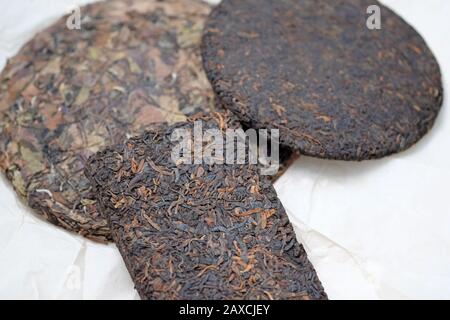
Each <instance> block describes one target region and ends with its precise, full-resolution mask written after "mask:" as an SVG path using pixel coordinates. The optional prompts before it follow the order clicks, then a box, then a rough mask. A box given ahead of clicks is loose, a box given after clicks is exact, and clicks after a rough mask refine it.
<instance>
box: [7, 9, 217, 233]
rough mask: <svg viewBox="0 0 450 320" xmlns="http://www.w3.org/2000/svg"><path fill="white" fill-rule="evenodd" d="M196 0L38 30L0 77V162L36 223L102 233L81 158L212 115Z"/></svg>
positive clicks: (99, 12)
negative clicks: (152, 127)
mask: <svg viewBox="0 0 450 320" xmlns="http://www.w3.org/2000/svg"><path fill="white" fill-rule="evenodd" d="M209 12H210V6H209V5H207V4H205V3H204V2H202V1H200V0H198V1H196V0H165V1H156V0H133V1H130V0H127V1H115V0H113V1H106V2H101V3H95V4H92V5H88V6H85V7H82V8H81V18H82V20H81V29H80V30H77V29H74V30H69V29H68V28H67V27H66V19H67V18H66V17H65V18H62V19H60V20H59V21H58V22H56V23H55V24H54V25H53V26H51V27H50V28H48V29H46V30H44V31H42V32H40V33H39V34H37V35H36V36H35V37H34V38H33V39H32V40H31V41H30V42H28V43H27V44H26V45H25V46H24V47H23V48H22V49H21V50H20V52H19V53H18V54H17V55H16V56H15V57H13V58H12V59H10V60H9V61H8V64H7V65H6V67H5V69H4V70H3V72H2V73H1V76H0V151H1V156H0V166H1V168H2V169H3V170H4V171H5V172H6V176H7V177H8V179H9V180H10V181H11V182H12V184H13V185H14V188H15V190H16V191H17V192H18V193H19V194H20V195H21V196H22V197H23V198H25V199H26V200H27V202H28V204H29V205H30V206H31V207H32V208H33V209H35V211H36V212H37V213H38V214H39V215H40V216H42V217H43V218H44V219H46V220H48V221H50V222H51V223H54V224H56V225H58V226H61V227H63V228H65V229H67V230H70V231H73V232H76V233H78V234H81V235H84V236H86V237H89V238H91V239H95V240H100V241H106V240H108V239H109V238H110V229H109V227H108V225H107V221H106V219H104V218H103V217H102V216H101V215H100V214H99V212H98V211H97V208H96V204H95V200H94V197H93V195H92V193H91V190H90V185H89V181H88V180H87V179H86V178H85V176H84V174H83V166H84V163H85V161H86V160H87V159H88V157H89V156H90V155H92V154H94V153H95V152H96V151H98V150H100V149H101V148H102V147H105V146H107V145H114V144H117V143H121V142H123V141H125V140H126V139H127V138H129V137H131V136H133V135H136V134H139V133H142V132H143V130H144V129H145V128H146V127H147V126H148V125H149V124H151V123H155V122H163V121H164V122H168V123H174V122H177V121H183V120H185V118H186V115H188V116H190V115H193V114H196V113H197V112H199V111H203V112H207V111H208V110H213V109H214V101H213V100H214V99H213V98H214V94H213V91H212V89H211V86H210V84H209V82H208V80H207V78H206V76H205V74H204V71H203V67H202V63H201V57H200V42H201V35H202V30H203V25H204V21H205V19H206V17H207V15H208V14H209Z"/></svg>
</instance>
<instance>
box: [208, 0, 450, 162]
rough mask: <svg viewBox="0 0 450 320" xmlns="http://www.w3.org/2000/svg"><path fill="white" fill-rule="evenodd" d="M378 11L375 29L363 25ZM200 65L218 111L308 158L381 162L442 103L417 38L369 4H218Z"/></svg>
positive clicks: (406, 143) (356, 0)
mask: <svg viewBox="0 0 450 320" xmlns="http://www.w3.org/2000/svg"><path fill="white" fill-rule="evenodd" d="M374 4H377V5H378V6H380V8H381V30H369V28H367V26H366V20H367V19H368V15H367V13H366V10H367V8H368V7H369V6H370V5H374ZM202 48H203V52H202V55H203V63H204V66H205V69H206V72H207V75H208V77H209V79H210V80H211V82H212V84H213V87H214V90H215V91H216V93H217V94H218V95H219V96H220V97H221V101H222V102H223V104H224V106H225V107H227V108H229V109H230V110H232V111H233V112H234V113H235V114H236V115H238V116H239V118H240V119H241V120H242V121H245V122H247V123H248V124H249V126H252V127H257V128H272V127H275V128H279V129H280V138H281V143H283V144H285V145H287V146H289V147H291V148H293V149H296V150H298V151H300V153H302V154H305V155H310V156H316V157H320V158H328V159H341V160H365V159H372V158H380V157H383V156H387V155H389V154H392V153H395V152H399V151H402V150H405V149H406V148H408V147H410V146H411V145H413V144H414V143H415V142H417V141H418V140H419V139H420V138H421V137H422V136H423V135H424V134H425V133H426V132H427V131H428V130H430V128H431V127H432V125H433V123H434V121H435V118H436V116H437V115H438V112H439V110H440V107H441V104H442V100H443V99H442V98H443V89H442V83H441V74H440V70H439V65H438V63H437V61H436V59H435V57H434V56H433V54H432V52H431V51H430V49H429V48H428V47H427V45H426V43H425V42H424V40H423V39H422V38H421V36H420V35H419V34H418V33H417V32H416V31H415V30H414V29H413V28H412V27H411V26H409V25H408V24H407V23H406V22H405V21H404V20H402V19H401V18H400V17H399V16H397V15H396V14H395V13H393V12H392V11H391V10H389V9H388V8H386V7H385V6H383V5H382V4H380V3H378V1H374V0H338V1H328V0H283V1H272V0H247V1H241V0H224V1H222V3H221V4H220V5H219V6H217V7H216V8H215V9H214V10H213V12H212V13H211V15H210V18H209V19H208V21H207V23H206V26H205V32H204V38H203V45H202Z"/></svg>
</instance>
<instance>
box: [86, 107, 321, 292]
mask: <svg viewBox="0 0 450 320" xmlns="http://www.w3.org/2000/svg"><path fill="white" fill-rule="evenodd" d="M200 120H202V123H203V128H204V129H213V128H215V129H221V130H222V131H223V130H225V129H226V128H227V127H228V126H230V125H231V124H230V121H229V120H227V118H226V117H223V115H219V114H216V115H214V116H211V117H203V118H201V119H200ZM192 128H193V121H188V122H184V123H179V124H175V125H172V126H164V125H156V126H154V127H152V128H150V129H149V130H148V131H147V132H146V133H145V134H144V135H142V136H140V137H136V138H132V139H130V140H129V141H128V142H127V143H126V144H125V145H122V146H117V147H113V148H109V149H107V150H105V151H103V152H100V153H98V154H96V155H95V156H93V157H92V158H90V159H89V161H88V163H87V165H86V168H85V171H86V175H87V176H88V177H89V179H90V180H91V183H92V185H93V188H94V189H95V191H96V194H97V197H98V200H99V203H100V207H101V211H102V213H103V214H104V215H105V216H106V217H107V219H108V221H109V223H110V227H111V229H112V235H113V239H114V241H115V243H116V244H117V246H118V248H119V250H120V252H121V254H122V256H123V258H124V260H125V263H126V265H127V268H128V270H129V272H130V274H131V276H132V278H133V281H134V283H135V287H136V289H137V291H138V292H139V294H140V296H141V298H142V299H326V298H327V296H326V294H325V292H324V290H323V287H322V285H321V283H320V281H319V279H318V277H317V275H316V272H315V270H314V268H313V266H312V265H311V263H310V262H309V260H308V258H307V255H306V253H305V251H304V249H303V247H302V246H301V245H300V244H299V243H298V242H297V240H296V238H295V234H294V231H293V228H292V225H291V224H290V222H289V220H288V217H287V215H286V213H285V210H284V209H283V207H282V205H281V203H280V201H279V199H278V198H277V195H276V193H275V190H274V188H273V186H272V184H271V182H270V181H269V179H268V178H267V177H264V176H261V175H260V174H259V172H258V167H257V166H255V165H250V164H246V165H228V164H210V165H207V164H196V165H191V164H176V163H174V162H173V161H172V159H171V152H172V150H173V147H174V142H172V141H171V136H172V134H173V132H174V130H176V129H191V130H192ZM205 145H207V144H204V146H205Z"/></svg>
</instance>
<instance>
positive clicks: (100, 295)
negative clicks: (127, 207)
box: [0, 0, 450, 299]
mask: <svg viewBox="0 0 450 320" xmlns="http://www.w3.org/2000/svg"><path fill="white" fill-rule="evenodd" d="M87 2H92V1H89V0H34V1H33V0H14V1H11V0H0V8H1V11H0V69H1V68H3V66H4V64H5V62H6V59H7V58H8V57H11V56H13V55H14V54H15V53H16V52H17V50H18V49H19V48H20V46H22V45H23V44H24V43H25V42H26V41H27V40H28V39H30V38H31V37H32V36H33V34H34V33H35V32H36V31H38V30H41V29H42V28H44V27H46V26H48V25H49V24H51V23H52V22H53V21H54V20H55V19H56V18H58V17H59V16H60V15H61V14H63V13H65V12H66V11H67V10H68V8H70V6H71V5H73V4H80V3H87ZM212 2H217V1H214V0H213V1H212ZM383 2H384V3H385V4H387V5H389V6H390V7H391V8H392V9H394V10H395V11H396V12H397V13H399V14H400V15H401V16H402V17H404V18H405V19H406V20H407V21H408V22H409V23H411V24H412V25H413V26H414V27H415V28H416V29H417V30H418V31H419V32H420V33H421V34H422V35H423V36H424V38H425V39H426V41H427V42H428V44H429V46H430V47H431V49H432V50H433V51H434V53H435V55H436V57H437V58H438V60H439V62H440V65H441V68H442V73H443V76H444V86H445V92H446V93H447V92H449V91H450V90H449V89H450V88H449V85H448V81H447V79H449V76H450V60H449V58H450V43H449V40H448V39H449V34H450V25H449V22H448V17H449V16H450V1H448V0H427V1H424V0H384V1H383ZM449 117H450V110H448V100H447V99H446V101H445V104H444V107H443V110H442V112H441V114H440V116H439V118H438V121H437V123H436V125H435V127H434V129H433V131H432V132H431V133H430V134H428V135H427V136H426V137H425V138H424V139H423V140H422V141H421V142H420V143H419V144H418V145H416V146H414V147H413V148H412V149H410V150H408V151H407V152H404V153H402V154H399V155H395V156H392V157H389V158H387V159H383V160H377V161H371V162H363V163H345V162H335V161H324V160H317V159H312V158H306V157H302V158H301V159H300V160H298V161H297V162H296V163H295V165H294V166H293V167H291V168H290V169H289V170H288V172H287V173H286V174H285V175H284V176H283V177H282V178H281V179H280V180H279V181H278V182H277V184H276V188H277V191H278V193H279V196H280V198H281V200H282V202H283V204H284V205H285V207H286V209H287V211H288V213H289V215H290V218H291V220H292V222H293V224H294V225H295V227H296V230H297V231H298V232H297V234H298V237H299V239H300V240H301V241H302V242H303V244H304V246H305V248H306V249H307V251H308V253H309V256H310V259H311V261H312V262H313V264H314V266H315V267H316V270H317V271H318V274H319V277H320V279H321V280H322V282H323V284H324V287H325V289H326V291H327V293H328V295H329V297H330V298H331V299H371V298H372V299H422V298H423V299H433V298H437V299H450V209H449V202H448V190H449V188H448V186H447V184H448V182H449V181H450V168H449V166H448V163H449V160H448V159H449V158H450V148H449V147H450V143H449V141H448V139H449V138H450V118H449ZM0 209H1V210H0V298H3V299H138V295H137V293H136V292H135V290H134V289H133V284H132V281H131V279H130V277H129V275H128V273H127V271H126V268H125V266H124V264H123V262H122V259H121V257H120V254H119V253H118V251H117V249H116V248H115V247H114V246H113V245H101V244H96V243H93V242H91V241H89V240H85V239H83V238H81V237H78V236H75V235H72V234H70V233H68V232H66V231H64V230H62V229H59V228H56V227H54V226H53V225H50V224H48V223H47V222H45V221H42V220H40V219H39V218H37V217H36V216H35V215H33V214H32V213H31V211H30V210H29V209H28V208H27V207H25V206H24V205H23V204H22V203H21V202H20V201H19V200H18V199H17V197H16V196H15V194H14V192H13V191H12V188H11V187H10V184H9V183H8V182H7V181H6V179H4V178H3V177H2V178H1V179H0Z"/></svg>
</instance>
